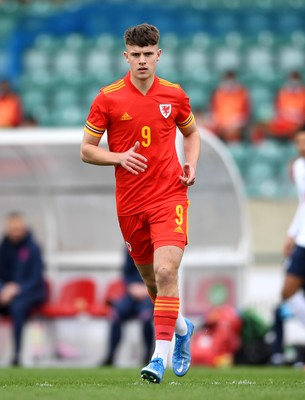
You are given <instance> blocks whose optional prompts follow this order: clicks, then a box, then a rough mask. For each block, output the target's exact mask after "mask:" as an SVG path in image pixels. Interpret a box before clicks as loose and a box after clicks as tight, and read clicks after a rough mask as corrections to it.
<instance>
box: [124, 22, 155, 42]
mask: <svg viewBox="0 0 305 400" xmlns="http://www.w3.org/2000/svg"><path fill="white" fill-rule="evenodd" d="M159 39H160V32H159V30H158V29H157V28H156V27H155V26H153V25H149V24H147V23H144V24H140V25H136V26H132V27H131V28H128V29H127V30H126V31H125V33H124V40H125V44H126V45H127V44H128V45H130V46H139V47H145V46H154V45H156V44H158V43H159Z"/></svg>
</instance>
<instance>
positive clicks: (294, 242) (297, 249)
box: [271, 125, 305, 364]
mask: <svg viewBox="0 0 305 400" xmlns="http://www.w3.org/2000/svg"><path fill="white" fill-rule="evenodd" d="M295 143H296V146H297V149H298V153H299V157H298V158H297V159H296V160H295V161H294V162H293V164H292V177H293V180H294V183H295V185H296V188H297V192H298V198H299V204H298V207H297V210H296V212H295V215H294V218H293V220H292V222H291V224H290V227H289V229H288V235H287V239H286V242H285V244H284V249H283V253H284V256H285V259H286V273H285V279H284V283H283V288H282V295H281V296H282V303H281V304H280V306H279V307H278V308H277V309H276V311H275V322H274V328H273V331H274V333H275V343H274V354H273V355H272V357H271V363H272V364H281V363H282V362H283V337H284V335H283V321H284V320H285V319H287V318H289V317H295V318H297V319H298V320H299V321H300V322H301V323H302V324H303V325H304V327H305V296H304V291H305V125H304V126H303V127H301V128H299V130H298V131H297V132H296V134H295Z"/></svg>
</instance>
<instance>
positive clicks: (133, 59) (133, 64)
mask: <svg viewBox="0 0 305 400" xmlns="http://www.w3.org/2000/svg"><path fill="white" fill-rule="evenodd" d="M124 56H125V58H126V61H127V62H128V63H129V65H130V73H131V75H132V76H133V77H134V78H135V79H140V80H146V79H149V78H151V77H152V76H153V75H154V74H155V72H156V66H157V62H158V61H159V59H160V56H161V49H158V45H155V46H145V47H139V46H130V45H127V46H126V51H125V52H124Z"/></svg>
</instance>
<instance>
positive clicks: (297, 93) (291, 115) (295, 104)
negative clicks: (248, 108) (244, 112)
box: [254, 71, 305, 141]
mask: <svg viewBox="0 0 305 400" xmlns="http://www.w3.org/2000/svg"><path fill="white" fill-rule="evenodd" d="M274 111H275V116H274V118H273V119H272V120H271V121H269V122H267V123H262V124H258V125H257V127H256V129H255V133H254V135H255V136H256V137H257V136H262V137H263V138H273V139H278V140H281V141H283V140H284V141H285V140H289V141H290V140H292V139H293V137H294V133H295V131H296V130H297V129H299V128H300V127H301V126H303V125H304V124H305V85H304V83H303V82H302V77H301V74H300V73H299V72H298V71H293V72H291V73H290V74H289V75H288V77H287V80H286V82H285V84H284V85H283V86H282V87H281V88H280V89H279V91H278V93H277V95H276V98H275V103H274Z"/></svg>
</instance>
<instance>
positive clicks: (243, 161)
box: [227, 143, 252, 176]
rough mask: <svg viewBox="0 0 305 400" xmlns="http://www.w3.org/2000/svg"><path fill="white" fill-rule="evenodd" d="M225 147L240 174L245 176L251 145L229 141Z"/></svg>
mask: <svg viewBox="0 0 305 400" xmlns="http://www.w3.org/2000/svg"><path fill="white" fill-rule="evenodd" d="M227 149H228V150H229V153H230V154H231V156H232V158H233V160H234V162H235V163H236V165H237V167H238V169H239V171H240V173H241V175H242V176H245V174H246V170H247V165H248V163H249V159H251V153H252V152H251V150H252V147H251V146H247V145H245V144H243V143H230V144H228V145H227Z"/></svg>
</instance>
